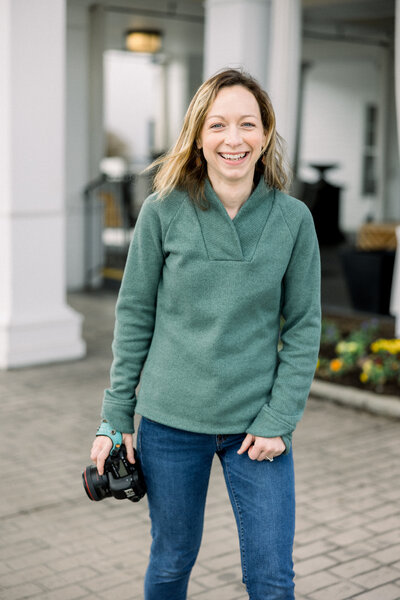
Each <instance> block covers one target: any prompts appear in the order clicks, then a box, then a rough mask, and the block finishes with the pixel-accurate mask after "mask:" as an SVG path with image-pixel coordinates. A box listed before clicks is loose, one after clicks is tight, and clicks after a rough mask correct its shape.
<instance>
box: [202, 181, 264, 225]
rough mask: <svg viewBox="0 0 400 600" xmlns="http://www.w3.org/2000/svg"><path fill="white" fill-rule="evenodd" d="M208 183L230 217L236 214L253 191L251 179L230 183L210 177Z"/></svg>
mask: <svg viewBox="0 0 400 600" xmlns="http://www.w3.org/2000/svg"><path fill="white" fill-rule="evenodd" d="M210 183H211V185H212V187H213V190H214V192H215V193H216V194H217V196H218V198H219V199H220V200H221V202H222V204H223V205H224V207H225V210H226V212H227V213H228V215H229V216H230V218H231V219H233V218H234V217H235V216H236V215H237V213H238V212H239V210H240V208H241V207H242V206H243V204H244V203H245V202H246V200H247V199H248V197H249V196H250V194H251V192H252V191H253V181H250V182H249V181H244V182H241V181H237V182H236V181H235V182H232V183H230V182H226V181H221V180H214V178H211V177H210Z"/></svg>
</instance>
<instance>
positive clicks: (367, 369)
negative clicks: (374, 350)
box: [363, 360, 374, 375]
mask: <svg viewBox="0 0 400 600" xmlns="http://www.w3.org/2000/svg"><path fill="white" fill-rule="evenodd" d="M373 366H374V363H373V361H372V360H365V361H364V363H363V371H364V373H367V375H368V374H369V373H370V372H371V369H372V367H373Z"/></svg>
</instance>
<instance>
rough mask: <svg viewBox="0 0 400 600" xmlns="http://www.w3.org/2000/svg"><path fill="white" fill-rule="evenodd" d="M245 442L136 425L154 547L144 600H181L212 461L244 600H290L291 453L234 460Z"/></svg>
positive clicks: (195, 549) (200, 528)
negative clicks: (234, 536) (228, 508)
mask: <svg viewBox="0 0 400 600" xmlns="http://www.w3.org/2000/svg"><path fill="white" fill-rule="evenodd" d="M244 437H245V434H232V435H209V434H203V433H191V432H188V431H182V430H180V429H174V428H171V427H167V426H165V425H161V424H159V423H155V422H154V421H150V420H149V419H146V418H144V417H142V420H141V423H140V426H139V430H138V436H137V450H138V454H139V457H140V460H141V463H142V467H143V473H144V476H145V479H146V484H147V494H148V503H149V508H150V518H151V523H152V528H151V533H152V538H153V542H152V546H151V552H150V561H149V566H148V569H147V573H146V578H145V600H185V598H186V593H187V586H188V582H189V576H190V572H191V569H192V567H193V565H194V563H195V560H196V557H197V553H198V551H199V548H200V542H201V537H202V532H203V521H204V507H205V501H206V495H207V488H208V481H209V476H210V469H211V463H212V460H213V457H214V454H215V453H217V455H218V457H219V459H220V461H221V464H222V468H223V471H224V476H225V482H226V486H227V488H228V493H229V498H230V501H231V504H232V508H233V512H234V514H235V518H236V523H237V528H238V532H239V541H240V551H241V561H242V573H243V582H244V583H245V584H246V587H247V592H248V594H249V598H250V600H294V583H293V577H294V572H293V562H292V549H293V538H294V518H295V497H294V474H293V459H292V454H291V452H290V453H289V454H287V455H281V456H279V457H277V458H275V459H274V461H273V462H268V461H262V462H258V461H252V460H251V459H250V458H249V457H248V455H247V453H246V454H243V455H239V454H237V450H238V449H239V447H240V445H241V443H242V440H243V439H244Z"/></svg>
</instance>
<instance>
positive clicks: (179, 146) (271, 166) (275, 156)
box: [146, 69, 291, 208]
mask: <svg viewBox="0 0 400 600" xmlns="http://www.w3.org/2000/svg"><path fill="white" fill-rule="evenodd" d="M234 85H241V86H243V87H245V88H247V89H248V90H249V91H250V92H251V93H252V94H253V95H254V97H255V98H256V100H257V103H258V106H259V108H260V113H261V120H262V123H263V126H264V131H265V134H266V143H265V147H264V152H263V153H262V155H261V157H260V159H259V160H258V162H257V164H256V167H255V173H254V176H255V178H257V177H260V176H261V175H262V176H263V177H264V179H265V182H266V183H267V185H269V186H270V187H275V188H277V189H279V190H282V191H286V190H287V189H288V187H289V185H290V178H291V177H290V176H291V171H290V168H289V166H288V164H287V161H286V156H285V149H284V140H283V138H282V137H281V136H280V135H279V134H278V132H277V131H276V121H275V113H274V109H273V107H272V104H271V100H270V98H269V96H268V94H267V93H266V92H265V91H264V90H263V89H262V88H261V86H260V85H259V83H258V82H257V81H256V80H255V79H254V78H253V77H252V76H251V75H249V74H248V73H245V72H244V71H241V70H237V69H225V70H223V71H221V72H220V73H217V74H216V75H214V76H213V77H211V78H210V79H207V81H205V82H204V83H203V84H202V85H201V86H200V87H199V89H198V90H197V92H196V94H195V95H194V97H193V99H192V101H191V103H190V105H189V108H188V109H187V112H186V115H185V119H184V122H183V126H182V129H181V132H180V134H179V137H178V139H177V141H176V143H175V145H174V146H173V147H172V148H171V150H169V152H167V153H166V154H164V155H163V156H161V157H160V158H158V159H157V160H156V161H154V162H153V163H152V164H151V165H150V167H148V169H153V168H154V167H157V168H158V170H157V172H156V175H155V177H154V184H153V187H154V191H156V192H158V195H159V198H160V199H162V198H164V197H165V196H166V195H167V194H169V193H170V192H171V191H172V190H173V189H175V188H179V189H183V190H185V191H187V192H188V194H189V196H190V197H191V198H192V199H193V201H194V202H196V203H197V204H199V205H200V206H202V207H203V208H205V207H206V203H205V198H204V182H205V179H206V177H207V163H206V161H205V159H204V156H203V153H202V151H201V150H199V149H198V148H197V141H198V140H199V138H200V134H201V130H202V128H203V124H204V121H205V118H206V115H207V113H208V111H209V109H210V107H211V105H212V103H213V102H214V100H215V98H216V96H217V94H218V92H219V91H220V90H221V89H222V88H225V87H232V86H234ZM146 170H147V169H146Z"/></svg>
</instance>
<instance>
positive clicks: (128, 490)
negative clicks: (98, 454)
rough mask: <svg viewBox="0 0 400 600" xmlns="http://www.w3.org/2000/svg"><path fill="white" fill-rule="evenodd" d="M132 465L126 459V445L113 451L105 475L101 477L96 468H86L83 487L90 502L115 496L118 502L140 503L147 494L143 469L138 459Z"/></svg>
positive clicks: (106, 464)
mask: <svg viewBox="0 0 400 600" xmlns="http://www.w3.org/2000/svg"><path fill="white" fill-rule="evenodd" d="M134 454H135V461H136V462H135V464H134V465H132V464H131V463H130V462H129V461H128V459H127V457H126V448H125V446H124V444H121V445H119V444H118V446H116V447H115V448H113V449H112V452H111V453H110V455H109V457H108V458H107V459H106V462H105V465H104V474H103V475H99V472H98V470H97V468H96V467H95V466H93V465H92V466H89V467H86V469H85V470H84V471H83V473H82V481H83V487H84V489H85V492H86V494H87V495H88V497H89V498H90V500H94V501H95V502H98V501H99V500H103V498H110V497H111V496H114V498H117V499H118V500H123V499H125V498H127V499H128V500H130V501H131V502H139V500H140V499H141V498H143V496H144V495H145V493H146V485H145V482H144V478H143V473H142V469H141V467H140V464H139V459H138V458H137V454H136V450H134Z"/></svg>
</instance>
